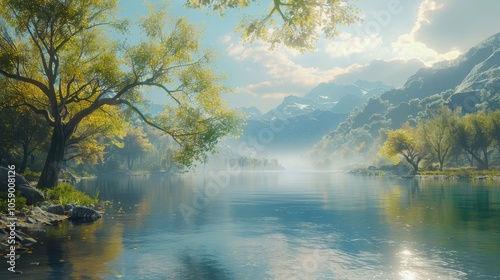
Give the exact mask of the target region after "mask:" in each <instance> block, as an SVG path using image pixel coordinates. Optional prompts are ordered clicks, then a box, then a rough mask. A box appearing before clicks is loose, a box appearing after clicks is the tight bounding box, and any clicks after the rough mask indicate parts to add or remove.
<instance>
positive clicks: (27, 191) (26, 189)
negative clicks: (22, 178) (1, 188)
mask: <svg viewBox="0 0 500 280" xmlns="http://www.w3.org/2000/svg"><path fill="white" fill-rule="evenodd" d="M17 189H18V190H20V191H21V193H22V195H23V196H24V197H26V204H28V205H33V204H35V203H37V202H40V201H44V200H45V196H44V195H43V193H42V192H41V191H40V190H38V189H37V188H34V187H31V186H29V185H21V186H17Z"/></svg>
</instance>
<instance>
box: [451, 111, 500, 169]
mask: <svg viewBox="0 0 500 280" xmlns="http://www.w3.org/2000/svg"><path fill="white" fill-rule="evenodd" d="M493 131H494V124H493V122H492V121H491V120H490V118H489V116H487V115H486V114H485V113H475V114H468V115H465V116H463V117H462V118H460V119H459V122H458V123H457V134H456V135H457V137H456V141H457V142H456V143H457V145H458V146H459V147H460V148H462V149H463V151H464V152H465V154H466V155H467V156H469V157H470V159H471V162H472V159H473V160H476V161H477V163H478V166H477V167H478V169H481V170H482V169H488V168H489V159H488V153H489V152H488V149H489V147H490V146H491V144H492V143H493Z"/></svg>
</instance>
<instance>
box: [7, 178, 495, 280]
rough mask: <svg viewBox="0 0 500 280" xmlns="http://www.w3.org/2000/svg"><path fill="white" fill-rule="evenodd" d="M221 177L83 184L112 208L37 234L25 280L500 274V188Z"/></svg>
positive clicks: (23, 262) (25, 263) (24, 262)
mask: <svg viewBox="0 0 500 280" xmlns="http://www.w3.org/2000/svg"><path fill="white" fill-rule="evenodd" d="M214 174H216V173H211V172H207V174H205V175H203V174H202V175H198V176H196V177H194V176H192V175H191V176H190V175H171V176H151V177H139V178H124V177H111V178H106V179H96V180H89V181H84V182H82V183H81V184H80V186H79V188H81V189H83V190H85V191H86V192H88V193H91V194H93V193H94V192H95V191H96V189H98V190H99V192H100V198H101V199H105V200H112V201H113V205H112V207H110V208H109V209H107V212H106V214H105V216H104V217H103V218H102V219H100V220H98V221H97V222H95V223H93V224H85V225H72V224H71V223H64V224H62V225H61V226H59V227H53V228H47V230H46V231H45V232H39V233H35V235H37V236H38V238H39V240H40V241H41V242H40V244H37V245H36V246H35V248H34V249H33V253H32V254H24V255H22V256H21V258H20V259H19V260H18V264H17V266H18V268H19V270H22V271H23V275H22V278H29V279H367V278H371V279H373V278H374V279H437V278H440V279H481V278H483V279H492V278H499V275H500V263H499V261H498V254H499V252H500V187H498V186H495V184H491V183H488V182H460V181H459V182H456V181H455V182H448V181H417V180H401V179H389V178H373V177H356V176H351V175H346V174H341V173H322V172H269V173H258V172H257V173H253V172H248V173H240V174H236V175H234V176H230V177H229V176H226V175H227V174H226V173H219V174H218V175H215V176H213V175H214ZM42 243H43V244H42ZM31 262H40V265H38V266H35V265H30V263H31ZM5 270H6V268H5ZM0 273H1V274H0V277H2V279H5V278H3V275H6V274H5V271H2V272H0ZM9 276H11V275H9Z"/></svg>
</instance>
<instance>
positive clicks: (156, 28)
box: [0, 0, 239, 187]
mask: <svg viewBox="0 0 500 280" xmlns="http://www.w3.org/2000/svg"><path fill="white" fill-rule="evenodd" d="M222 6H228V5H227V3H225V4H223V5H222ZM222 6H221V7H222ZM117 8H118V1H116V0H73V1H56V0H50V1H24V0H9V1H0V23H1V24H0V33H1V34H2V36H0V49H1V50H2V51H1V52H0V85H1V86H2V88H7V89H8V90H6V91H5V94H4V95H3V96H2V97H1V99H0V102H2V104H0V106H14V107H19V108H21V107H22V108H23V109H29V110H31V111H33V112H35V113H36V114H37V115H39V116H40V117H41V120H43V123H44V124H43V125H40V127H43V128H52V130H51V131H52V135H51V138H50V139H51V140H50V145H49V150H48V152H47V159H46V162H45V165H44V169H43V171H42V174H41V176H40V180H39V182H38V186H39V187H55V186H56V185H57V182H58V180H57V179H58V176H59V172H60V170H61V167H62V166H61V165H62V162H64V161H67V160H68V159H75V160H77V161H78V160H79V161H80V162H87V163H91V164H96V163H99V162H102V163H104V162H105V147H104V146H105V145H118V143H117V142H118V140H117V139H115V135H116V136H117V138H120V137H122V136H123V134H124V129H123V128H124V126H123V123H122V120H123V115H122V112H123V111H124V110H123V108H122V107H126V108H128V112H129V113H130V112H133V113H134V114H136V115H137V116H139V117H140V118H141V119H142V120H143V121H144V122H145V123H147V124H148V125H151V126H153V127H155V128H157V129H159V130H161V131H163V132H164V133H166V134H169V135H170V136H171V137H172V138H173V139H175V141H176V142H177V144H178V146H179V149H178V153H176V154H175V155H174V160H176V161H178V162H180V163H182V164H183V165H186V166H190V165H192V164H193V162H196V161H199V160H201V161H202V160H203V158H204V157H205V155H206V154H207V153H213V152H214V151H215V146H216V144H217V143H218V141H219V139H220V138H221V137H223V136H225V135H227V134H229V133H231V132H235V131H236V132H237V131H238V129H239V122H237V120H238V119H239V115H238V114H237V113H236V111H235V110H231V109H229V108H228V106H227V104H226V103H225V102H224V101H223V100H222V98H221V94H223V93H229V92H231V91H230V90H229V89H228V88H227V87H225V86H224V85H223V80H222V78H221V77H220V75H218V74H217V73H216V72H215V71H214V70H213V69H212V66H213V65H212V62H213V60H214V55H213V53H212V52H210V51H206V50H202V48H201V47H200V45H199V41H198V40H199V37H200V32H199V29H198V27H197V26H194V25H191V24H189V23H188V22H187V21H186V19H184V18H179V19H175V18H174V17H171V16H170V15H168V14H167V13H166V10H162V9H158V8H156V9H155V8H154V7H153V8H151V9H150V13H149V14H148V15H147V16H145V17H144V18H141V19H139V20H138V25H139V27H140V28H141V31H142V32H141V33H140V34H141V35H143V38H141V40H139V42H138V43H137V44H136V45H130V44H128V43H125V42H115V41H112V40H111V39H110V36H111V35H112V34H114V33H116V31H117V30H118V31H120V32H127V28H126V27H127V21H122V20H117V19H116V17H115V15H116V12H117ZM151 88H154V89H157V90H159V91H160V92H162V93H163V94H165V95H166V96H167V97H169V98H170V100H171V103H170V105H169V107H168V109H167V111H166V112H165V114H164V115H162V116H161V117H160V118H158V119H152V118H151V117H149V116H146V115H144V114H143V112H142V111H141V109H140V107H141V105H142V104H143V95H144V93H145V92H151ZM0 131H1V130H0ZM0 146H1V145H0ZM0 152H1V151H0ZM0 156H2V155H1V154H0Z"/></svg>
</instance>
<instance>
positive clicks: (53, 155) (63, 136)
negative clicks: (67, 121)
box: [37, 124, 71, 188]
mask: <svg viewBox="0 0 500 280" xmlns="http://www.w3.org/2000/svg"><path fill="white" fill-rule="evenodd" d="M70 136H71V133H68V132H67V131H65V129H64V126H63V125H62V124H61V125H56V126H55V127H54V130H53V131H52V139H51V141H50V148H49V152H48V153H47V159H46V160H45V165H44V167H43V170H42V175H40V179H39V180H38V184H37V187H38V188H53V187H56V186H57V183H58V180H59V173H60V172H61V167H62V164H63V159H64V153H65V151H66V142H67V141H68V139H69V137H70Z"/></svg>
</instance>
